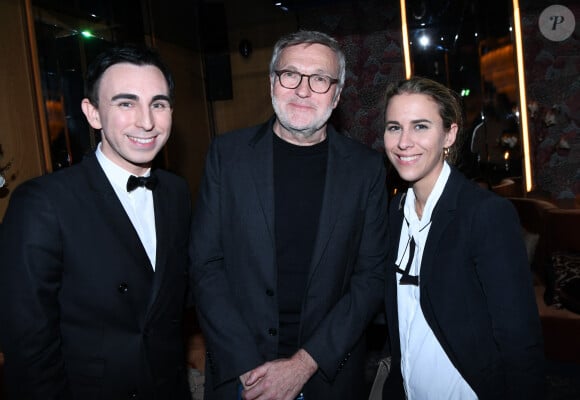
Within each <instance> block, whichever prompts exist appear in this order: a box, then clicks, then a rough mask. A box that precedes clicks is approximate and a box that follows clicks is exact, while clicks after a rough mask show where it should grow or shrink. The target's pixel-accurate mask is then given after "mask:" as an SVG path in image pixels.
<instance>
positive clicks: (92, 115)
mask: <svg viewBox="0 0 580 400" xmlns="http://www.w3.org/2000/svg"><path fill="white" fill-rule="evenodd" d="M81 109H82V110H83V113H84V114H85V117H86V118H87V121H88V123H89V124H90V125H91V127H93V129H101V128H102V127H103V126H102V125H101V117H100V115H99V110H98V109H97V107H95V106H94V105H93V104H92V103H91V102H90V101H89V99H87V98H84V99H83V100H82V101H81Z"/></svg>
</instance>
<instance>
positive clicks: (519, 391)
mask: <svg viewBox="0 0 580 400" xmlns="http://www.w3.org/2000/svg"><path fill="white" fill-rule="evenodd" d="M385 121H386V128H385V134H384V141H385V151H386V153H387V156H388V158H389V160H390V162H391V163H392V165H393V166H394V167H395V168H396V170H397V172H398V173H399V175H400V177H401V178H402V179H403V180H405V181H407V182H408V183H409V188H408V190H407V191H406V193H401V194H399V195H398V196H396V197H395V198H394V199H393V201H392V202H391V205H390V210H389V214H390V215H389V216H390V218H389V223H390V228H389V246H390V251H389V258H388V263H387V278H386V282H387V283H386V303H385V305H386V314H387V321H388V325H389V336H390V345H391V355H392V359H393V364H392V365H393V370H392V372H391V375H390V377H389V379H388V380H387V383H386V384H385V386H384V388H383V396H384V398H385V399H389V400H392V399H395V398H405V397H406V398H408V399H420V400H424V399H461V400H464V399H477V398H479V399H507V398H509V399H514V398H525V399H531V398H542V391H543V374H542V373H543V346H542V337H541V328H540V323H539V317H538V312H537V308H536V304H535V301H534V295H533V287H532V282H531V276H530V270H529V265H528V260H527V256H526V251H525V246H524V243H523V240H522V236H521V230H520V224H519V221H518V217H517V214H516V212H515V209H514V208H513V207H512V206H511V204H510V203H509V201H508V200H506V199H504V198H501V197H499V196H497V195H495V194H493V193H491V192H490V191H486V190H485V189H482V188H480V187H478V186H477V185H476V184H474V183H472V182H471V181H469V180H467V179H466V178H465V177H464V176H463V175H462V174H461V173H460V172H459V171H458V170H457V169H455V168H454V167H452V166H451V165H450V163H451V160H452V159H453V156H454V153H455V150H454V145H455V144H456V142H457V140H456V139H457V138H458V137H459V136H460V132H461V128H462V112H461V107H460V105H459V101H458V98H457V96H456V95H455V94H454V93H453V92H452V91H451V90H449V89H448V88H446V87H445V86H443V85H441V84H439V83H437V82H434V81H432V80H429V79H425V78H419V77H414V78H411V79H409V80H405V81H401V82H399V83H396V84H394V85H392V86H390V87H389V89H388V90H387V93H386V113H385ZM455 147H456V146H455Z"/></svg>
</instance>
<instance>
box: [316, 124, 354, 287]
mask: <svg viewBox="0 0 580 400" xmlns="http://www.w3.org/2000/svg"><path fill="white" fill-rule="evenodd" d="M336 135H338V134H337V133H335V132H334V130H333V129H332V128H331V127H328V139H327V140H328V161H327V167H326V179H325V183H324V197H323V199H322V208H321V210H320V221H319V223H318V233H317V235H316V243H315V245H314V251H313V253H312V261H311V268H310V276H312V274H313V273H314V271H315V269H316V266H318V264H319V263H320V259H321V257H322V255H323V254H324V249H325V248H326V246H327V244H328V241H329V240H330V237H331V234H332V231H333V230H334V226H335V224H336V220H337V217H338V216H339V215H340V207H341V206H342V202H341V199H342V198H343V196H344V195H345V193H344V188H345V185H344V182H345V179H346V177H347V175H348V173H349V170H350V169H351V168H352V166H350V165H349V163H348V162H347V159H348V157H349V155H348V153H347V152H345V151H343V149H342V147H341V144H340V141H338V140H336Z"/></svg>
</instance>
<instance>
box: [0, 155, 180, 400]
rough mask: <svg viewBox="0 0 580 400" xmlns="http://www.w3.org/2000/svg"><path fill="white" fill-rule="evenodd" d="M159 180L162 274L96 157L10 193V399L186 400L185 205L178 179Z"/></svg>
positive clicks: (4, 268) (0, 277)
mask: <svg viewBox="0 0 580 400" xmlns="http://www.w3.org/2000/svg"><path fill="white" fill-rule="evenodd" d="M154 173H155V174H156V175H157V176H158V178H159V184H158V187H157V188H156V189H155V191H154V194H153V199H154V207H155V223H156V232H157V262H156V266H155V272H153V269H152V267H151V263H150V261H149V258H148V257H147V254H146V252H145V249H144V247H143V245H142V244H141V241H140V240H139V237H138V235H137V232H136V231H135V229H134V228H133V225H132V224H131V221H130V219H129V217H128V216H127V214H126V213H125V211H124V209H123V206H122V205H121V202H120V201H119V199H118V198H117V196H116V194H115V192H114V190H113V187H112V186H111V184H110V183H109V181H108V179H107V177H106V176H105V174H104V172H103V170H102V168H101V167H100V165H99V164H98V162H97V160H96V157H95V156H94V155H91V156H90V157H88V158H87V159H85V160H83V161H82V162H81V163H80V164H79V165H76V166H73V167H69V168H66V169H64V170H60V171H57V172H55V173H52V174H48V175H45V176H42V177H40V178H36V179H34V180H31V181H28V182H26V183H24V184H22V185H21V186H19V187H18V188H17V189H16V190H14V193H13V195H12V198H11V201H10V205H9V208H8V210H7V213H6V216H5V218H4V222H3V229H2V237H1V240H0V254H1V255H2V256H1V258H2V261H1V267H0V325H1V326H2V328H1V330H0V342H1V345H2V350H3V351H4V353H5V355H6V366H5V367H6V368H5V372H6V379H5V382H6V385H7V386H8V390H9V393H11V394H12V398H15V399H19V400H23V399H33V398H34V399H36V398H38V399H40V398H42V399H70V398H72V399H121V398H127V397H128V396H129V395H131V394H133V393H136V394H138V395H139V398H145V399H186V398H189V393H188V389H187V380H186V371H185V361H184V358H185V356H184V348H183V344H182V342H183V340H182V329H181V321H182V311H183V308H184V294H185V290H186V281H187V279H186V274H187V272H188V258H187V245H188V239H189V229H190V228H189V227H190V213H191V200H190V193H189V189H188V187H187V184H186V183H185V181H184V180H183V179H181V178H178V177H177V176H175V175H172V174H170V173H168V172H165V171H160V170H159V171H155V172H154Z"/></svg>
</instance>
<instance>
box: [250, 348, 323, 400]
mask: <svg viewBox="0 0 580 400" xmlns="http://www.w3.org/2000/svg"><path fill="white" fill-rule="evenodd" d="M317 369H318V365H317V364H316V361H314V359H313V358H312V357H311V356H310V354H308V353H307V352H306V351H305V350H303V349H300V350H298V351H297V352H296V354H294V355H293V356H292V357H291V358H284V359H279V360H274V361H270V362H267V363H265V364H262V365H260V366H259V367H257V368H254V369H253V370H251V371H248V372H246V373H245V374H243V375H242V376H241V377H240V379H241V380H242V384H243V385H244V391H243V392H242V397H243V398H244V400H258V399H259V400H294V399H295V398H296V396H298V394H299V393H300V391H301V390H302V388H303V387H304V385H305V384H306V382H308V380H309V379H310V377H311V376H312V375H314V373H315V372H316V370H317Z"/></svg>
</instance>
